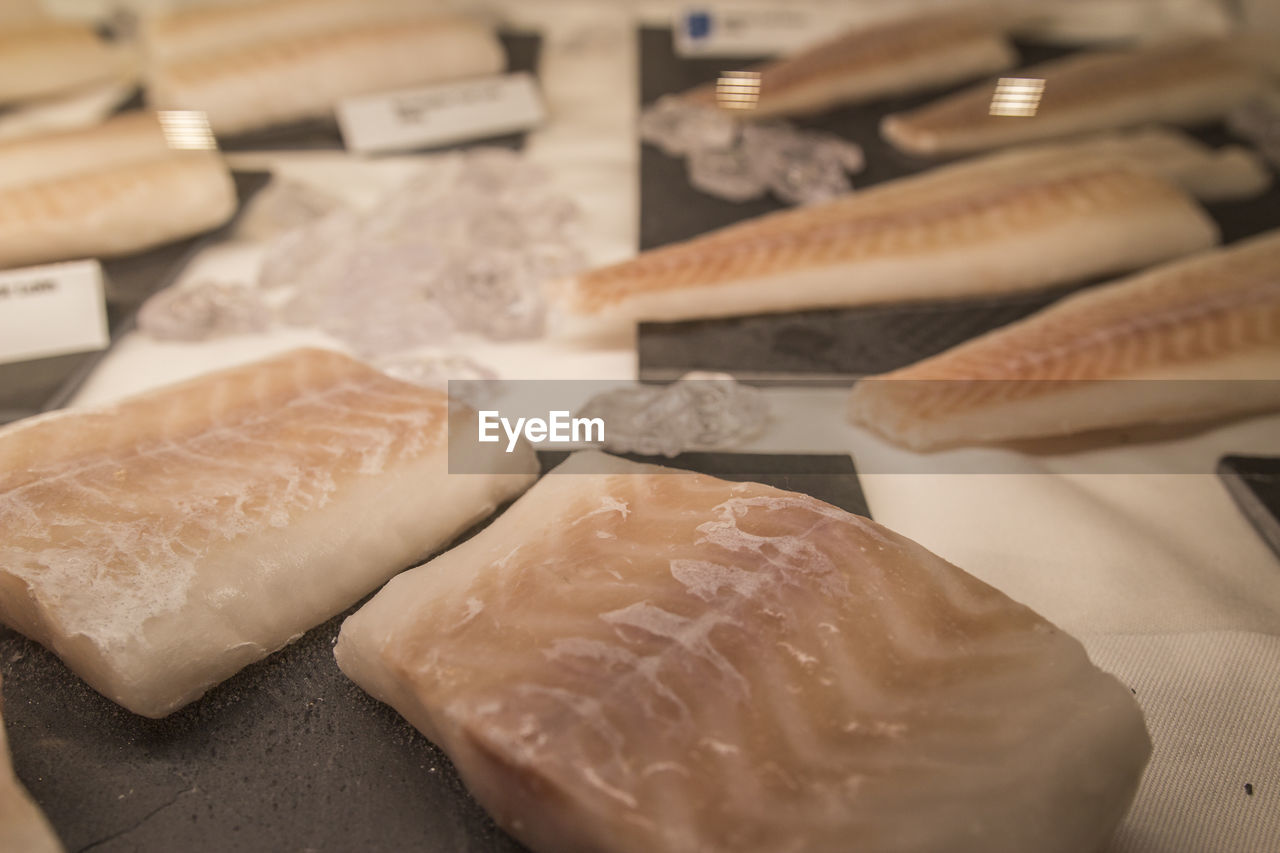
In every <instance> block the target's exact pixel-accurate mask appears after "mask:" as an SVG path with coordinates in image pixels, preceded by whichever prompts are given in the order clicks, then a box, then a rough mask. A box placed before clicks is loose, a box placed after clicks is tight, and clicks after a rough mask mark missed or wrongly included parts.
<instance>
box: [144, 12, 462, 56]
mask: <svg viewBox="0 0 1280 853" xmlns="http://www.w3.org/2000/svg"><path fill="white" fill-rule="evenodd" d="M443 8H444V4H443V3H441V2H432V0H427V2H422V0H258V2H254V3H248V4H246V3H240V4H235V3H233V4H228V5H212V6H196V7H194V8H188V9H179V10H177V11H172V12H169V13H166V14H160V15H153V16H151V17H148V18H146V19H144V20H143V21H142V24H141V27H140V29H141V33H142V38H143V42H144V43H145V44H146V49H147V57H148V58H149V59H150V60H151V61H153V62H174V61H180V60H186V59H194V58H195V57H197V56H207V55H210V54H215V53H221V52H224V51H229V50H233V49H235V48H239V47H243V46H245V45H249V44H254V43H258V42H266V41H273V40H278V39H289V38H294V37H296V36H303V35H315V34H318V33H324V32H330V31H333V30H342V29H349V28H351V27H353V26H360V25H367V24H374V23H377V24H385V23H400V22H406V21H413V20H420V19H422V18H426V17H431V16H439V15H440V13H441V10H442V9H443Z"/></svg>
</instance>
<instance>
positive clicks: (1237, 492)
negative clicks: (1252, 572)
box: [1218, 456, 1280, 557]
mask: <svg viewBox="0 0 1280 853" xmlns="http://www.w3.org/2000/svg"><path fill="white" fill-rule="evenodd" d="M1218 476H1219V477H1221V478H1222V483H1223V485H1225V486H1226V487H1227V492H1228V493H1229V494H1230V495H1231V499H1232V500H1234V501H1235V502H1236V506H1238V507H1240V511H1241V512H1242V513H1244V517H1245V518H1247V519H1249V523H1250V524H1252V525H1253V529H1254V530H1256V531H1258V535H1259V536H1261V537H1262V541H1263V542H1266V543H1267V547H1269V548H1270V549H1271V550H1272V551H1274V552H1275V554H1276V556H1277V557H1280V457H1275V456H1224V457H1222V459H1220V460H1219V461H1218Z"/></svg>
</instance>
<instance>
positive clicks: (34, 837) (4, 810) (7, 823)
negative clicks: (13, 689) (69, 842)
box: [0, 701, 63, 853]
mask: <svg viewBox="0 0 1280 853" xmlns="http://www.w3.org/2000/svg"><path fill="white" fill-rule="evenodd" d="M0 707H3V702H2V701H0ZM0 853H63V847H62V843H61V842H60V841H58V836H57V835H55V834H54V832H53V829H52V828H51V827H50V826H49V821H48V820H46V819H45V816H44V813H43V812H41V811H40V807H39V806H37V805H36V804H35V802H33V801H32V799H31V795H30V794H28V793H27V790H26V788H24V787H22V782H21V781H19V779H18V777H17V776H15V775H14V772H13V765H12V763H11V761H10V759H9V739H8V736H7V734H6V732H5V727H4V720H3V719H0Z"/></svg>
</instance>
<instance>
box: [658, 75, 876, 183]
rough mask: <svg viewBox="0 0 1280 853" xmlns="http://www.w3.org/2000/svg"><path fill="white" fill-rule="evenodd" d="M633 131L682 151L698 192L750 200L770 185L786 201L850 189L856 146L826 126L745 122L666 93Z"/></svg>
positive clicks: (859, 156)
mask: <svg viewBox="0 0 1280 853" xmlns="http://www.w3.org/2000/svg"><path fill="white" fill-rule="evenodd" d="M640 137H641V138H642V139H643V140H644V141H646V142H648V143H650V144H652V145H656V146H657V147H658V148H660V149H662V151H663V152H665V153H666V154H668V155H670V156H673V157H678V156H683V157H685V158H686V165H687V168H688V172H689V182H690V183H691V184H693V186H694V187H696V188H697V189H699V190H701V191H702V192H705V193H708V194H710V195H713V196H716V197H718V198H723V199H728V200H729V201H749V200H751V199H755V198H760V197H761V196H763V195H764V194H765V193H767V192H772V193H773V194H774V196H776V197H777V198H778V199H779V200H781V201H783V202H785V203H787V204H812V203H814V202H819V201H825V200H827V199H829V198H832V197H833V196H836V195H840V194H841V193H846V192H849V191H850V190H852V189H853V184H852V183H851V182H850V181H849V174H850V173H857V172H860V171H862V169H863V166H864V165H865V163H864V158H863V153H862V149H861V148H860V147H859V146H857V145H855V144H853V143H852V142H848V141H846V140H844V139H841V138H840V137H838V136H833V135H832V134H828V133H819V132H816V131H805V130H799V129H797V128H795V127H794V126H792V125H791V124H788V123H786V122H780V121H775V122H745V123H742V124H741V125H740V124H739V123H738V122H737V121H735V120H734V119H733V118H732V117H731V116H729V115H727V114H725V113H724V111H722V110H719V109H717V108H715V107H712V106H707V105H703V104H697V103H691V102H689V101H686V100H684V99H682V98H680V97H679V96H675V95H667V96H665V97H663V98H660V99H659V100H658V101H657V103H655V104H653V105H652V106H650V107H648V108H647V109H646V110H645V111H644V113H643V115H642V116H641V118H640Z"/></svg>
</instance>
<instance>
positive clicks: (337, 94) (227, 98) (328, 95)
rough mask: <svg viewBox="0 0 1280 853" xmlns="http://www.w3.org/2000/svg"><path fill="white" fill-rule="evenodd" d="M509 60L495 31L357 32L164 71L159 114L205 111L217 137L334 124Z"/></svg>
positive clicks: (474, 26)
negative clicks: (360, 107)
mask: <svg viewBox="0 0 1280 853" xmlns="http://www.w3.org/2000/svg"><path fill="white" fill-rule="evenodd" d="M505 64H506V55H505V54H504V52H503V49H502V45H501V44H500V43H499V41H498V39H497V37H496V36H495V35H494V34H493V32H492V30H490V29H489V28H488V27H486V26H484V25H482V24H479V23H475V22H471V21H466V20H461V19H453V18H448V19H438V20H430V21H408V22H402V23H393V24H382V25H378V24H369V25H354V26H351V27H347V28H344V29H342V30H337V31H333V32H322V33H313V34H309V35H300V36H296V37H291V38H287V39H280V40H277V41H271V42H264V43H261V44H252V45H249V46H246V47H244V48H242V49H237V50H232V51H228V52H225V53H218V54H214V55H210V56H201V57H196V58H194V59H190V60H180V61H177V62H174V63H171V64H162V65H158V66H155V67H154V68H152V69H151V71H150V73H149V78H150V79H149V85H148V89H147V96H148V99H149V101H150V103H151V105H152V106H153V107H155V108H157V109H181V110H203V111H204V112H205V113H206V114H207V115H208V117H209V124H210V126H211V127H212V128H213V130H214V131H215V132H217V133H239V132H242V131H247V130H255V129H259V128H263V127H268V126H271V125H275V124H282V123H286V122H291V121H297V120H300V119H308V118H317V117H322V116H326V115H329V114H330V113H331V112H332V110H333V107H334V105H335V104H337V102H338V101H340V100H341V99H343V98H345V97H348V96H351V95H363V94H368V93H372V92H381V91H388V90H394V89H398V88H404V87H406V86H414V85H419V84H423V83H434V82H439V81H444V80H454V79H460V78H463V77H473V76H478V75H483V74H494V73H497V72H499V71H501V70H502V69H503V68H504V66H505Z"/></svg>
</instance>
